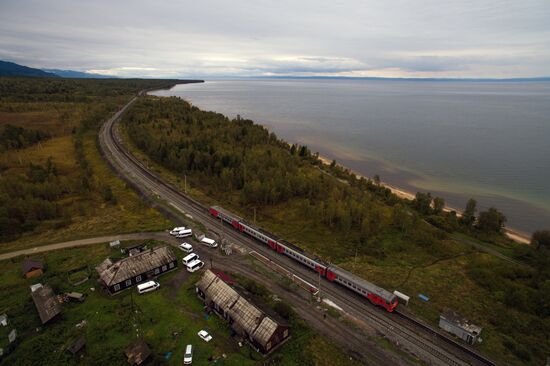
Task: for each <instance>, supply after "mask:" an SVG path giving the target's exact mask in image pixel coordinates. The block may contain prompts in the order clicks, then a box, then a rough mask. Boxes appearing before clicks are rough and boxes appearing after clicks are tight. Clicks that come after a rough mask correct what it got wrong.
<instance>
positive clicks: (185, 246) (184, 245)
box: [178, 242, 193, 253]
mask: <svg viewBox="0 0 550 366" xmlns="http://www.w3.org/2000/svg"><path fill="white" fill-rule="evenodd" d="M178 248H180V249H181V250H183V251H184V252H186V253H191V252H192V251H193V246H192V245H191V244H189V243H185V242H183V243H181V244H180V245H179V246H178Z"/></svg>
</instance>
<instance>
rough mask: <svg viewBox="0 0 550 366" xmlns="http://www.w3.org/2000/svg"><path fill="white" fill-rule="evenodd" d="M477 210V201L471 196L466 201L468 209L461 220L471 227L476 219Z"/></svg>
mask: <svg viewBox="0 0 550 366" xmlns="http://www.w3.org/2000/svg"><path fill="white" fill-rule="evenodd" d="M476 210H477V201H476V200H475V199H473V198H470V199H469V200H468V202H467V203H466V209H465V210H464V212H463V213H462V218H461V220H460V222H461V223H463V224H464V225H466V226H468V227H471V226H472V225H473V224H474V223H475V221H476V216H475V215H476Z"/></svg>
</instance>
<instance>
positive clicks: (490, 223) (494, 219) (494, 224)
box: [477, 207, 507, 233]
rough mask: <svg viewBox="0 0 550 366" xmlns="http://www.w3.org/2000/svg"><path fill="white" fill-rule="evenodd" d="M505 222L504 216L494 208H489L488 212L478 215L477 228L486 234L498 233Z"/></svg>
mask: <svg viewBox="0 0 550 366" xmlns="http://www.w3.org/2000/svg"><path fill="white" fill-rule="evenodd" d="M506 220H507V219H506V216H504V214H502V213H501V212H499V211H498V210H497V209H496V208H494V207H491V208H489V210H487V211H483V212H480V213H479V219H478V222H477V228H478V229H479V230H481V231H483V232H486V233H488V232H496V233H500V231H501V230H502V228H503V227H504V223H505V222H506Z"/></svg>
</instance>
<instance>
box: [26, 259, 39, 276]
mask: <svg viewBox="0 0 550 366" xmlns="http://www.w3.org/2000/svg"><path fill="white" fill-rule="evenodd" d="M43 273H44V264H43V263H42V262H40V261H37V260H33V259H25V260H24V261H23V263H22V264H21V274H22V275H23V277H25V278H32V277H38V276H41V275H42V274H43Z"/></svg>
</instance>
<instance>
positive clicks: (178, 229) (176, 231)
mask: <svg viewBox="0 0 550 366" xmlns="http://www.w3.org/2000/svg"><path fill="white" fill-rule="evenodd" d="M183 230H187V229H186V227H185V226H178V227H175V228H173V229H172V230H170V235H174V236H176V235H178V234H179V233H180V231H183Z"/></svg>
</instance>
